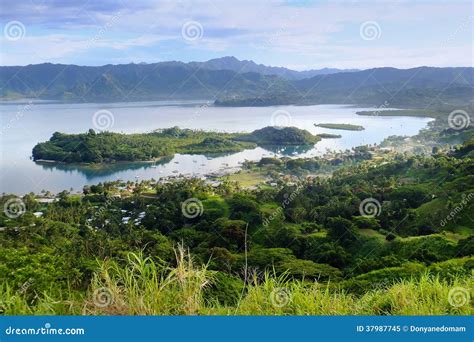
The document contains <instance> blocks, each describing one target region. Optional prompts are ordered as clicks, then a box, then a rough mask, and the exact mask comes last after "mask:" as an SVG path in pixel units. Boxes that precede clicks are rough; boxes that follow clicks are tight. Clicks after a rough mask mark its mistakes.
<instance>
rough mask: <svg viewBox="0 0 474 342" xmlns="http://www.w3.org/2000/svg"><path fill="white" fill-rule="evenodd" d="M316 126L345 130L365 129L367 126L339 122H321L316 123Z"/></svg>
mask: <svg viewBox="0 0 474 342" xmlns="http://www.w3.org/2000/svg"><path fill="white" fill-rule="evenodd" d="M314 126H316V127H321V128H329V129H341V130H344V131H363V130H364V129H365V128H364V127H363V126H359V125H352V124H338V123H321V124H314Z"/></svg>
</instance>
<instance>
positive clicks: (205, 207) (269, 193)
mask: <svg viewBox="0 0 474 342" xmlns="http://www.w3.org/2000/svg"><path fill="white" fill-rule="evenodd" d="M271 132H273V130H272V131H271ZM157 134H163V132H161V133H157ZM190 134H191V133H190ZM203 134H204V133H203ZM456 134H457V133H456ZM191 136H192V135H191ZM206 138H209V137H206ZM368 152H370V151H369V150H368V148H367V147H365V148H358V149H356V151H354V154H356V153H360V155H361V156H362V155H364V153H368ZM471 152H472V139H469V140H468V141H466V142H465V143H464V144H463V145H461V146H457V147H456V148H453V149H449V150H442V149H440V150H438V151H436V153H433V154H432V155H429V156H424V155H408V154H392V155H389V156H387V157H386V158H385V159H384V160H374V159H370V158H368V159H364V158H360V159H359V158H358V159H357V162H354V163H352V162H350V161H351V160H350V158H352V157H349V155H350V154H349V153H347V156H346V157H345V158H347V159H341V164H342V166H340V167H338V168H337V169H335V170H334V171H333V174H332V176H331V177H317V176H315V177H307V178H306V177H295V176H292V177H289V176H288V175H287V174H280V173H281V172H279V170H283V169H284V168H287V169H293V170H308V171H310V170H319V168H320V167H326V166H327V164H325V163H326V162H325V163H323V162H321V161H320V160H318V159H301V160H300V159H291V160H290V159H281V160H279V159H273V158H266V159H262V160H261V161H260V162H259V163H258V165H252V166H251V168H262V169H263V168H269V169H271V170H274V172H272V173H271V176H269V177H270V179H271V180H272V183H274V184H273V185H271V186H270V185H269V186H261V187H259V188H257V189H254V190H248V189H247V190H242V189H241V187H240V186H239V185H237V184H235V183H233V182H231V181H229V180H224V181H223V182H222V183H220V184H218V185H210V184H206V183H205V182H204V181H202V180H198V179H186V180H179V181H171V182H167V183H157V182H155V181H142V182H128V183H120V182H113V183H105V184H98V185H94V186H88V187H85V188H84V191H83V194H82V195H81V196H78V195H70V194H69V193H67V192H66V191H64V192H62V193H60V194H58V196H57V197H56V199H55V201H53V202H52V203H44V201H38V199H37V198H36V196H35V195H34V194H29V195H26V196H24V197H23V198H22V199H21V201H22V203H23V205H24V208H25V209H26V211H25V213H23V214H20V215H12V214H11V213H10V215H8V210H5V211H2V212H1V213H0V284H1V285H0V313H2V314H25V313H29V314H33V313H34V314H60V313H64V314H66V313H67V314H132V315H134V314H172V315H175V314H258V313H262V314H380V315H386V314H427V315H430V314H433V315H434V314H438V315H441V314H454V315H458V314H465V315H472V314H473V313H474V307H473V305H472V301H469V300H466V301H465V302H463V303H461V304H462V305H452V304H450V293H451V290H453V289H458V288H461V289H464V290H463V291H467V293H469V291H471V289H472V272H473V270H474V256H473V255H474V239H473V237H474V225H473V221H472V217H471V216H472V215H471V213H472V209H473V205H474V195H473V190H474V177H473V176H472V170H473V160H472V158H471V156H472V153H471ZM347 161H349V162H348V163H347V164H346V162H347ZM327 163H331V162H330V161H327ZM408 180H412V181H408ZM190 199H192V201H193V202H192V203H194V204H195V205H194V206H189V200H190ZM367 199H370V201H371V203H372V204H373V206H372V208H375V212H374V211H369V208H370V207H367V209H361V205H362V204H363V203H364V201H365V200H367ZM12 200H13V201H15V200H19V199H18V198H15V197H14V196H12V195H5V196H3V197H1V198H0V205H1V206H2V207H3V208H8V207H9V203H11V201H12ZM362 208H365V207H364V206H362ZM364 210H366V211H364ZM38 212H41V213H42V215H37V214H38ZM100 291H106V294H107V295H110V298H112V300H111V301H110V302H108V303H106V305H102V304H101V305H97V298H96V297H97V293H98V292H100ZM275 291H283V292H282V293H278V294H275ZM471 296H472V293H471ZM99 298H103V296H99ZM105 298H107V296H105ZM282 298H283V299H284V298H289V299H288V301H287V302H285V303H283V305H280V304H281V303H277V305H275V303H274V302H275V300H281V299H282ZM451 302H452V300H451Z"/></svg>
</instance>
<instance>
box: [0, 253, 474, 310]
mask: <svg viewBox="0 0 474 342" xmlns="http://www.w3.org/2000/svg"><path fill="white" fill-rule="evenodd" d="M212 275H213V272H212V271H210V270H208V269H207V265H196V263H195V262H194V261H193V258H192V257H191V255H190V254H189V253H188V251H187V250H186V249H184V248H183V247H179V248H178V249H177V250H176V265H175V266H174V267H170V266H169V265H166V264H164V263H159V262H154V261H153V260H152V259H151V258H149V257H144V256H143V255H142V254H133V253H130V254H129V255H128V256H127V259H126V263H125V265H124V266H123V265H122V266H121V264H119V263H117V262H115V261H104V262H102V263H101V264H100V269H99V271H98V272H97V273H96V274H95V276H94V277H93V280H92V282H91V285H90V289H89V291H88V293H87V294H86V295H85V297H84V296H81V295H79V294H77V293H75V292H73V291H70V292H69V293H67V294H61V293H59V294H58V293H55V292H54V291H51V292H50V293H42V294H38V295H37V296H36V297H35V298H33V299H30V300H28V299H26V297H25V295H23V294H19V293H17V292H15V291H13V290H12V289H11V288H10V287H8V286H7V285H5V284H4V285H2V286H0V312H1V313H3V314H6V315H12V314H15V315H23V314H84V315H443V314H450V315H472V314H473V313H474V306H473V301H472V288H473V280H472V278H467V277H466V278H457V279H455V280H454V281H451V282H449V283H448V282H447V281H445V280H442V279H440V278H439V277H438V276H436V275H431V274H425V275H423V276H422V277H421V278H418V279H412V280H402V281H399V282H398V283H395V284H393V285H391V286H388V287H386V288H379V289H376V290H370V291H368V292H366V293H365V294H364V295H362V296H356V295H354V294H351V293H347V292H344V291H341V290H337V289H335V288H336V287H335V286H333V285H331V284H320V283H316V282H314V283H308V282H305V281H297V280H292V279H290V278H289V277H287V276H286V275H280V276H277V275H275V274H273V273H265V274H264V275H263V277H257V276H253V277H251V279H250V280H249V281H248V283H247V285H246V287H245V290H244V292H243V293H242V298H241V300H240V301H239V302H238V304H237V305H235V306H223V305H220V304H219V303H218V301H217V300H212V299H211V300H209V299H205V298H206V297H205V295H204V290H205V288H206V287H207V286H209V285H210V284H212V283H213V276H212ZM453 288H463V289H467V291H470V292H471V300H470V301H469V300H468V301H467V302H466V303H465V304H464V305H461V306H453V305H451V304H450V302H449V300H448V298H449V293H450V291H451V290H452V289H453ZM53 293H55V294H54V295H53Z"/></svg>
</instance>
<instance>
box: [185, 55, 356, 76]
mask: <svg viewBox="0 0 474 342" xmlns="http://www.w3.org/2000/svg"><path fill="white" fill-rule="evenodd" d="M189 64H190V65H194V66H198V67H201V68H205V69H209V70H232V71H236V72H240V73H246V72H256V73H258V74H262V75H274V76H280V77H282V78H284V79H287V80H301V79H303V78H309V77H313V76H317V75H329V74H335V73H338V72H352V71H359V70H358V69H336V68H323V69H314V70H305V71H295V70H291V69H287V68H283V67H272V66H266V65H263V64H257V63H255V62H254V61H247V60H244V61H240V60H238V59H237V58H235V57H233V56H226V57H221V58H215V59H210V60H208V61H207V62H191V63H189Z"/></svg>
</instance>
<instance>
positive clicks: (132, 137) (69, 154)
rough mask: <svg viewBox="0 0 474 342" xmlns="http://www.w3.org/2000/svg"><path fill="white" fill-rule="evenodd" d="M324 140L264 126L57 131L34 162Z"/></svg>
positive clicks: (109, 159)
mask: <svg viewBox="0 0 474 342" xmlns="http://www.w3.org/2000/svg"><path fill="white" fill-rule="evenodd" d="M319 140H321V137H319V136H315V135H312V134H311V133H309V132H308V131H306V130H301V129H298V128H296V127H265V128H262V129H258V130H255V131H254V132H252V133H235V134H231V133H217V132H204V131H198V130H191V129H180V128H178V127H172V128H167V129H161V130H157V131H155V132H152V133H141V134H122V133H113V132H99V133H97V132H95V131H94V130H93V129H90V130H89V132H87V133H83V134H65V133H60V132H56V133H54V134H53V136H52V137H51V138H50V139H49V141H46V142H43V143H38V144H37V145H36V146H35V147H34V148H33V159H34V160H52V161H58V162H64V163H106V162H115V161H150V160H153V159H156V158H160V157H165V156H172V155H174V153H189V154H203V153H228V152H238V151H242V150H244V149H247V148H253V147H256V146H257V145H266V144H269V145H311V144H314V143H316V142H317V141H319Z"/></svg>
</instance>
